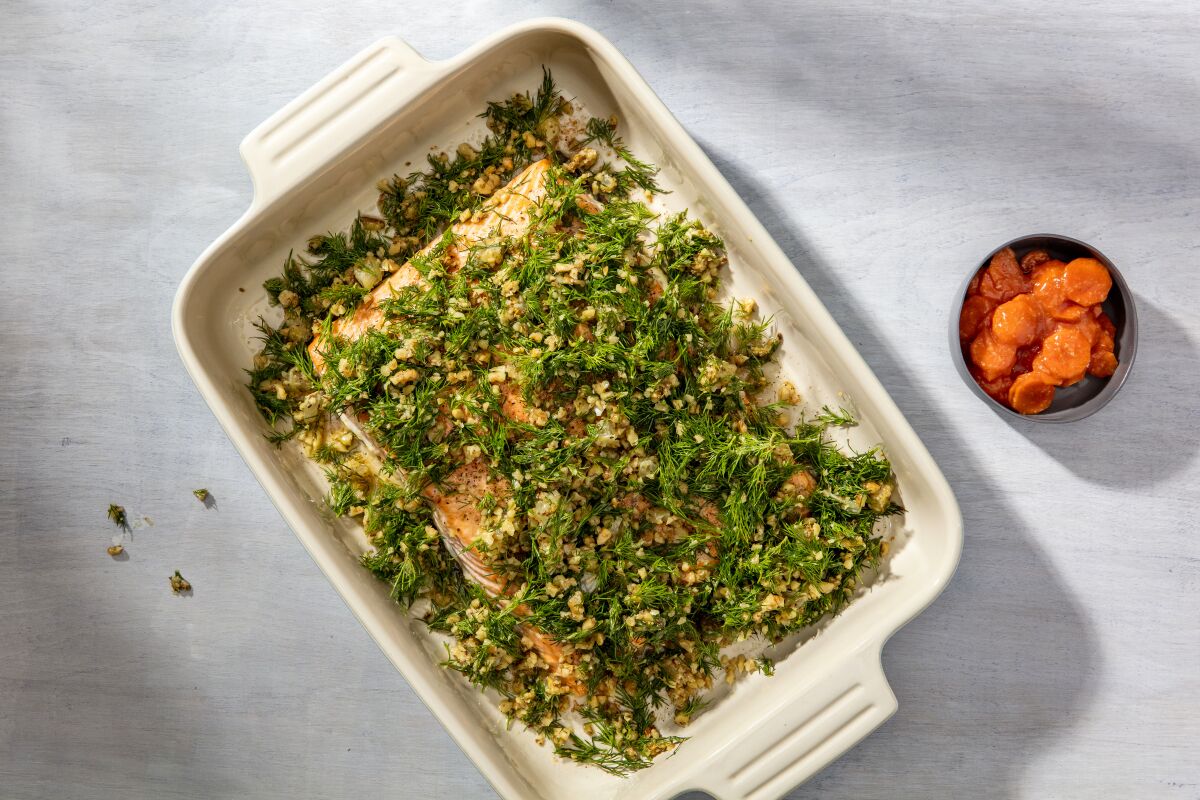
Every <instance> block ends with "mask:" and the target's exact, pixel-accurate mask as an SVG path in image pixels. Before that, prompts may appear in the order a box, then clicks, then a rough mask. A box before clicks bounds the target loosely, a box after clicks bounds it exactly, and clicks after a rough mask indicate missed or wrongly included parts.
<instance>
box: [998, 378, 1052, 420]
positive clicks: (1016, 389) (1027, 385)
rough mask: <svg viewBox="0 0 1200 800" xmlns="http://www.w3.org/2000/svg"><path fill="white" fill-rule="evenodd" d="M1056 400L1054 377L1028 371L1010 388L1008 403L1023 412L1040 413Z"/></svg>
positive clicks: (1015, 409)
mask: <svg viewBox="0 0 1200 800" xmlns="http://www.w3.org/2000/svg"><path fill="white" fill-rule="evenodd" d="M1053 401H1054V379H1053V378H1050V377H1049V376H1047V375H1045V374H1044V373H1041V372H1026V373H1025V374H1024V375H1020V376H1018V377H1017V379H1016V380H1015V381H1013V384H1012V386H1011V387H1010V388H1009V390H1008V404H1009V405H1010V406H1012V407H1013V410H1014V411H1017V412H1019V413H1021V414H1039V413H1041V412H1043V411H1045V410H1046V409H1047V408H1049V407H1050V403H1052V402H1053Z"/></svg>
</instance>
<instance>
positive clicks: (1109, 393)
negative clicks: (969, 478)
mask: <svg viewBox="0 0 1200 800" xmlns="http://www.w3.org/2000/svg"><path fill="white" fill-rule="evenodd" d="M1006 247H1011V248H1012V249H1013V250H1014V251H1015V252H1016V254H1017V258H1018V259H1019V258H1021V257H1022V256H1024V255H1025V254H1026V253H1028V252H1029V251H1030V250H1045V251H1046V252H1047V253H1049V254H1050V256H1051V257H1052V258H1057V259H1058V260H1060V261H1070V260H1071V259H1074V258H1094V259H1096V260H1097V261H1099V262H1100V263H1101V264H1103V265H1104V266H1106V267H1108V271H1109V274H1111V275H1112V281H1113V285H1112V290H1111V291H1110V292H1109V293H1108V299H1106V300H1105V301H1104V303H1103V304H1102V306H1101V307H1102V308H1103V309H1104V313H1105V314H1107V315H1108V317H1109V319H1111V320H1112V322H1113V326H1114V327H1116V329H1117V333H1116V336H1114V337H1113V339H1114V341H1115V342H1116V346H1115V348H1114V350H1113V354H1114V355H1115V356H1116V357H1117V369H1116V371H1115V372H1113V374H1112V375H1110V376H1109V377H1107V378H1096V377H1093V376H1091V375H1088V376H1087V377H1085V378H1084V379H1083V380H1082V381H1080V382H1079V383H1077V384H1075V385H1074V386H1068V387H1066V388H1065V389H1059V390H1057V391H1056V392H1055V393H1054V402H1053V403H1051V404H1050V407H1049V408H1048V409H1046V410H1045V411H1043V412H1042V413H1040V414H1018V413H1017V412H1016V411H1013V410H1012V409H1011V408H1009V407H1008V406H1006V405H1004V404H1002V403H998V402H996V401H995V400H993V399H992V398H991V397H990V396H989V395H988V394H987V392H985V391H983V389H982V388H980V386H979V384H977V383H976V382H975V379H974V378H972V377H971V373H970V372H969V371H968V370H967V361H966V358H965V357H964V356H963V351H962V344H961V343H960V341H959V338H958V317H959V314H960V312H961V311H962V305H963V301H964V300H966V298H967V286H969V285H970V283H971V279H972V278H974V277H975V274H976V273H978V272H979V270H981V269H982V268H984V267H986V266H987V265H988V263H989V262H991V260H992V256H994V255H996V253H998V252H1000V251H1001V250H1003V249H1004V248H1006ZM955 300H956V302H955V304H954V308H953V310H952V311H951V314H950V356H951V358H953V359H954V366H955V367H956V368H957V369H958V374H959V375H961V376H962V379H963V380H964V381H965V382H966V384H967V386H968V387H970V389H971V391H973V392H974V393H975V394H976V396H977V397H979V399H981V400H983V402H985V403H987V404H988V405H989V406H991V407H992V409H993V410H995V411H996V413H997V414H1000V415H1001V416H1003V417H1009V418H1016V419H1023V420H1031V421H1033V422H1074V421H1075V420H1079V419H1083V418H1084V417H1087V416H1090V415H1092V414H1095V413H1096V412H1097V411H1099V410H1100V409H1101V408H1103V407H1104V405H1105V404H1106V403H1108V401H1109V400H1111V399H1112V398H1113V395H1115V394H1116V393H1117V391H1118V390H1120V388H1121V384H1123V383H1125V379H1126V378H1127V377H1128V376H1129V369H1130V367H1132V366H1133V357H1134V355H1135V354H1136V353H1137V333H1138V326H1137V312H1136V311H1135V310H1134V307H1133V292H1131V291H1129V285H1128V284H1126V283H1125V279H1124V278H1123V277H1121V273H1120V272H1119V271H1118V270H1117V268H1116V267H1115V266H1113V263H1112V262H1111V261H1109V260H1108V257H1107V256H1105V255H1104V254H1103V253H1101V252H1100V251H1099V250H1097V249H1096V248H1094V247H1092V246H1091V245H1090V244H1087V243H1086V242H1081V241H1079V240H1078V239H1072V238H1071V237H1070V236H1059V235H1057V234H1053V233H1035V234H1033V235H1032V236H1021V237H1018V238H1016V239H1013V240H1012V241H1011V242H1005V243H1004V244H1002V245H1000V246H999V247H997V248H996V249H995V250H993V251H992V252H990V253H988V255H987V258H985V259H983V261H982V262H980V263H979V264H977V265H976V266H975V267H973V268H972V269H971V273H970V274H969V275H967V277H966V280H964V281H963V283H962V287H961V288H959V290H958V294H957V295H955Z"/></svg>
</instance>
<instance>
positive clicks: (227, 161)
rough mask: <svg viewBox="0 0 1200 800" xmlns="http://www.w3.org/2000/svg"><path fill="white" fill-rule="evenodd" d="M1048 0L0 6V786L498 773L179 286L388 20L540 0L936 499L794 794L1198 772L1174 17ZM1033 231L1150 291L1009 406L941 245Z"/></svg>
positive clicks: (1000, 787) (1193, 369)
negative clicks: (953, 335)
mask: <svg viewBox="0 0 1200 800" xmlns="http://www.w3.org/2000/svg"><path fill="white" fill-rule="evenodd" d="M1058 6H1059V4H1053V3H1046V2H1020V0H986V1H985V0H960V1H959V2H950V3H928V4H922V3H914V2H896V3H887V4H884V3H875V2H862V0H839V1H838V2H809V3H792V2H787V1H786V0H771V2H761V3H755V4H740V3H723V2H707V3H694V4H687V3H682V2H674V3H651V2H647V1H646V0H636V1H633V2H631V1H629V0H613V1H612V2H584V1H583V0H579V1H577V2H574V1H572V0H553V1H548V2H526V3H520V4H506V3H500V2H467V3H446V2H437V3H435V2H407V3H397V2H390V3H385V2H362V3H357V2H345V3H327V2H316V1H315V0H298V1H295V0H294V1H293V2H282V0H263V1H262V2H255V3H230V2H221V3H214V2H185V1H184V0H179V1H178V2H167V1H165V0H160V1H159V2H148V3H131V2H125V1H124V0H117V1H115V2H106V3H83V2H79V3H52V2H39V1H38V0H8V1H7V2H5V3H4V4H3V11H2V14H0V19H2V23H0V220H2V221H0V231H2V232H0V244H2V247H0V286H2V287H3V288H2V291H0V320H2V322H3V325H0V404H2V406H0V407H2V410H3V416H2V420H3V421H2V422H0V512H2V513H0V797H3V798H13V799H14V800H16V799H18V798H89V799H91V798H142V797H145V798H224V797H255V798H259V797H262V798H272V797H280V798H283V797H287V798H292V797H330V798H334V797H367V796H370V797H400V798H409V797H412V798H418V797H420V798H424V797H433V798H441V797H456V798H475V797H491V796H492V793H491V790H490V789H489V787H488V786H487V784H486V782H485V781H484V780H483V779H482V778H481V777H480V775H479V774H478V773H477V772H476V770H475V769H474V767H472V765H471V764H470V763H469V762H468V761H467V760H466V758H465V757H464V756H463V755H462V754H461V753H460V752H459V751H458V749H457V747H456V746H455V745H454V744H453V742H452V741H451V740H450V739H449V738H448V737H447V735H446V734H445V733H444V732H443V731H442V730H441V729H440V727H439V726H438V725H437V723H436V722H435V721H434V720H433V718H432V717H431V716H430V714H429V713H428V711H427V710H426V709H425V708H424V707H423V706H422V704H421V703H420V701H418V700H417V699H416V697H414V695H413V694H412V692H411V691H410V690H409V689H408V687H407V686H406V685H405V683H404V681H403V680H402V679H401V678H400V676H399V675H398V674H397V673H396V672H395V670H393V669H392V667H391V666H390V665H389V664H388V663H387V662H386V661H385V659H384V658H383V656H382V655H381V654H380V653H379V652H378V651H377V649H376V648H375V646H374V645H373V644H372V643H371V641H370V640H369V639H368V638H367V636H366V635H365V634H364V632H363V631H362V630H361V628H360V627H359V626H358V624H357V623H356V622H355V621H354V620H353V619H352V617H351V616H350V614H349V612H348V611H347V610H346V608H345V607H344V606H343V604H342V603H341V601H340V600H339V599H338V598H337V597H336V596H335V594H334V592H333V591H332V590H331V589H330V588H329V586H328V585H327V584H326V583H325V581H324V579H323V578H322V577H321V576H320V574H319V573H318V571H317V569H316V567H315V566H314V564H313V563H312V561H311V560H310V559H309V557H308V556H307V555H306V554H305V552H304V551H303V550H302V549H301V547H300V545H299V544H298V543H297V542H296V541H295V539H294V538H293V537H292V536H291V534H290V533H289V532H288V530H287V529H286V527H285V526H284V524H283V523H282V522H281V520H280V518H279V516H278V515H277V514H276V512H275V511H274V509H273V508H272V507H271V505H270V503H269V502H268V500H267V499H266V497H265V496H264V494H263V492H262V491H261V490H260V489H259V487H258V486H257V484H256V483H255V482H254V480H253V479H252V478H251V476H250V474H249V473H248V471H247V470H246V468H245V467H244V465H243V464H242V462H241V461H240V460H239V459H238V457H237V455H236V454H235V453H234V451H233V448H232V447H231V446H230V445H229V443H228V442H227V441H226V440H225V438H224V436H223V435H222V434H221V432H220V431H219V429H218V427H217V425H216V423H215V421H214V419H213V417H212V415H211V414H210V413H209V412H208V410H207V409H206V408H205V407H204V405H203V404H202V403H201V401H200V398H199V396H198V395H197V393H196V392H195V391H194V390H193V388H192V386H191V384H190V382H189V380H188V378H187V377H186V375H185V374H184V372H183V369H182V367H181V365H180V362H179V360H178V358H177V357H176V355H175V350H174V346H173V344H172V342H171V335H170V329H169V324H168V318H169V309H170V302H171V299H172V295H173V293H174V290H175V287H176V285H177V284H178V282H179V280H180V278H181V276H182V275H183V273H184V272H185V270H186V269H187V267H188V266H189V265H190V264H191V262H192V261H193V260H194V259H195V257H196V256H197V255H198V254H199V253H200V251H201V250H202V249H203V248H204V247H205V246H206V245H207V244H208V243H209V242H210V241H211V240H213V239H214V238H215V237H216V236H217V235H218V234H219V233H220V232H221V231H222V230H224V229H225V227H227V226H228V225H229V224H230V223H231V222H232V221H233V220H234V219H235V218H236V217H237V216H238V215H239V214H240V213H241V211H242V210H243V209H244V208H245V207H246V205H247V204H248V202H249V199H250V192H251V189H250V185H249V181H248V180H247V177H246V175H245V173H244V171H243V168H242V166H241V164H240V162H239V159H238V156H237V145H238V142H239V140H240V139H241V137H242V136H243V135H244V134H246V133H247V132H248V131H249V130H250V129H251V128H252V127H253V126H254V125H255V124H257V123H258V122H260V121H261V120H262V119H264V118H265V117H266V116H268V115H269V114H270V113H271V112H273V111H275V110H276V109H277V108H279V107H280V106H281V105H283V104H284V103H285V102H286V101H288V100H290V99H291V98H293V97H294V96H295V95H297V94H298V93H299V92H301V91H303V90H304V89H306V88H308V87H309V86H310V85H311V84H312V83H314V82H315V81H316V80H317V79H319V78H320V77H322V76H323V75H324V74H326V73H327V72H329V71H330V70H331V69H333V68H334V67H336V66H338V65H339V64H341V63H342V62H343V61H344V60H346V59H347V58H348V57H350V56H351V55H352V54H354V53H355V52H357V51H358V50H359V49H360V48H362V47H364V46H365V45H367V44H368V43H370V42H371V41H373V40H374V39H375V38H377V37H379V36H382V35H384V34H389V33H397V34H399V35H401V36H403V37H405V38H406V39H407V40H408V41H409V42H411V43H412V44H413V45H414V46H415V47H416V48H417V49H418V50H420V51H421V52H422V53H424V54H426V55H427V56H429V57H432V58H440V57H447V56H450V55H452V54H454V53H456V52H458V51H459V50H461V49H463V48H464V47H466V46H468V45H469V44H471V43H472V42H474V41H475V40H477V39H478V38H480V37H482V36H484V35H486V34H488V33H490V32H492V31H494V30H496V29H498V28H499V27H502V26H503V25H505V24H507V23H509V22H511V21H513V20H514V19H517V18H522V17H526V16H532V15H535V14H560V15H564V16H572V17H576V18H578V19H580V20H582V21H584V22H586V23H588V24H591V25H593V26H595V27H596V28H598V29H599V30H600V31H601V32H602V33H604V34H605V35H607V36H608V37H610V38H611V39H612V40H613V41H614V42H615V43H616V44H617V46H618V47H620V48H621V49H622V50H623V51H624V52H625V53H626V54H627V55H628V56H629V57H630V59H631V60H632V61H633V62H634V64H635V65H636V66H637V67H638V68H639V69H640V70H641V72H642V73H643V74H644V75H645V76H646V78H647V79H648V80H649V82H650V83H651V85H652V86H654V87H655V89H656V90H657V91H658V92H659V93H660V94H661V96H662V97H663V99H664V100H665V101H666V103H667V105H668V106H669V107H670V108H671V109H672V110H673V111H674V112H675V113H676V114H677V115H678V116H679V118H680V119H681V120H682V121H683V123H684V124H685V125H686V126H687V128H688V129H689V130H690V131H691V132H692V134H693V135H694V136H695V137H696V138H697V139H698V140H699V142H700V143H701V144H702V145H703V146H704V147H705V149H706V150H707V151H708V152H709V154H710V155H711V156H712V157H713V159H714V160H715V161H716V162H717V164H718V166H719V167H720V168H721V169H722V171H723V172H724V173H725V175H726V176H727V177H728V178H729V179H730V181H731V182H732V183H733V185H734V187H735V188H736V189H737V190H738V191H739V192H740V193H741V194H742V196H743V197H745V198H746V200H747V201H748V202H749V204H750V206H751V207H752V208H753V210H754V211H755V212H756V213H757V214H758V215H759V216H760V218H761V219H762V221H763V223H764V224H765V225H766V227H767V228H768V229H769V230H770V231H771V233H772V234H773V235H774V236H775V237H776V238H777V239H778V240H779V242H780V243H781V245H782V246H783V247H784V249H785V250H786V251H787V252H788V253H789V255H790V256H791V257H792V259H793V260H794V261H795V264H796V266H797V268H798V269H800V270H801V271H802V272H803V273H804V275H805V277H806V278H807V279H808V280H809V282H810V283H811V284H812V285H813V287H814V288H815V289H816V291H817V292H818V294H820V295H821V296H822V297H823V298H824V300H825V302H826V303H827V304H828V305H829V307H830V309H831V311H832V312H833V314H834V316H835V317H836V318H837V319H838V321H839V322H840V323H841V324H842V325H843V326H844V328H845V329H846V331H847V332H848V334H849V335H850V337H851V339H852V340H853V341H854V342H855V343H856V344H857V345H858V346H859V347H860V348H861V350H862V352H863V354H864V356H865V357H866V359H867V361H868V362H869V363H870V364H871V365H872V366H873V367H874V369H875V370H876V371H877V372H878V374H879V375H880V377H881V379H882V380H883V383H884V384H885V385H886V386H887V387H888V389H889V390H890V391H891V392H892V393H893V395H894V396H895V398H896V400H897V402H898V403H899V405H900V406H901V408H902V409H903V410H904V411H905V412H906V413H907V414H908V415H909V417H910V419H911V420H912V423H913V425H914V426H915V427H916V428H917V431H918V432H919V433H920V434H921V435H922V437H923V438H924V439H925V441H926V442H927V443H928V446H929V448H930V450H931V451H932V452H933V454H934V456H935V458H937V459H938V461H939V462H940V464H941V465H942V467H943V469H944V470H945V471H946V473H947V475H948V476H949V478H950V481H951V483H952V484H953V485H954V488H955V490H956V492H957V494H958V497H959V499H960V501H961V504H962V507H963V511H964V514H965V518H966V531H967V533H966V535H967V542H966V549H965V552H964V555H963V560H962V566H961V568H960V569H959V571H958V574H957V576H956V577H955V579H954V581H953V583H952V584H951V586H950V588H949V589H948V590H947V592H946V593H945V594H944V595H943V596H942V597H941V598H940V599H939V600H938V601H937V602H936V603H935V604H934V605H933V606H932V607H931V608H930V609H929V610H928V611H927V612H926V613H925V614H924V615H923V616H921V617H920V618H919V619H918V620H917V621H915V622H913V623H912V624H911V625H909V626H908V627H907V628H905V629H904V630H902V631H901V632H900V633H899V634H897V635H896V636H895V638H894V639H893V640H892V641H891V642H890V643H889V644H888V646H887V648H886V649H885V651H884V666H885V667H886V669H887V673H888V676H889V678H890V679H891V682H892V685H893V687H894V689H895V692H896V694H897V695H898V697H899V700H900V711H899V713H898V714H897V715H896V716H895V717H894V718H893V719H892V720H891V721H889V722H888V723H887V724H886V725H885V726H884V727H883V728H882V729H880V730H879V731H878V732H877V733H876V734H875V735H874V736H872V737H871V738H870V739H868V740H867V741H865V742H864V743H863V744H861V745H860V746H859V747H857V748H856V749H855V750H853V751H852V752H851V753H850V754H848V755H847V756H846V757H845V758H843V759H841V760H840V761H838V762H837V763H836V764H834V765H833V766H831V767H829V768H828V769H827V770H825V771H824V772H823V773H821V774H820V775H819V776H818V777H816V778H815V779H814V780H813V781H811V782H810V783H809V784H808V785H806V786H804V787H801V788H798V789H796V790H795V791H794V792H793V793H792V794H791V795H790V796H791V797H792V798H795V800H802V799H803V800H807V799H808V798H857V799H860V800H868V799H870V798H880V799H881V800H882V799H884V798H887V799H888V800H891V799H892V798H961V797H988V798H991V797H996V798H1010V797H1027V798H1051V797H1054V798H1058V797H1062V798H1097V797H1112V798H1132V797H1137V798H1160V797H1161V798H1181V799H1182V798H1192V799H1194V798H1200V699H1198V697H1200V619H1198V617H1197V612H1198V609H1200V544H1198V533H1197V524H1196V520H1197V519H1198V518H1200V462H1198V460H1197V450H1198V449H1200V399H1198V396H1200V357H1198V348H1200V315H1198V313H1197V303H1198V296H1200V273H1198V272H1197V268H1198V266H1200V265H1198V263H1197V262H1198V257H1200V235H1198V234H1200V229H1198V225H1200V219H1198V218H1197V215H1196V212H1197V208H1198V205H1200V136H1198V135H1197V131H1198V130H1200V13H1198V11H1197V7H1196V5H1195V4H1194V3H1193V2H1190V0H1178V2H1160V3H1131V2H1121V1H1120V0H1093V1H1092V2H1086V3H1075V4H1070V6H1069V7H1068V8H1061V7H1058ZM1035 231H1055V232H1061V233H1066V234H1069V235H1073V236H1076V237H1078V238H1082V239H1085V240H1087V241H1090V242H1092V243H1094V244H1095V245H1097V246H1099V247H1100V248H1101V249H1102V250H1104V251H1105V252H1106V253H1107V254H1108V255H1109V256H1110V257H1111V258H1112V259H1114V261H1115V262H1116V263H1117V264H1118V266H1119V267H1120V268H1121V269H1122V270H1123V271H1124V273H1125V275H1126V277H1127V279H1128V280H1129V282H1130V283H1131V284H1132V286H1133V287H1134V291H1135V294H1136V297H1137V303H1138V313H1139V315H1140V317H1141V346H1140V351H1139V354H1138V358H1137V363H1136V366H1135V367H1134V369H1133V373H1132V376H1131V378H1130V380H1129V382H1128V384H1127V385H1126V387H1125V388H1124V389H1123V390H1122V392H1121V393H1120V395H1119V396H1118V397H1117V399H1116V400H1115V401H1114V402H1113V403H1112V404H1111V405H1110V406H1109V407H1108V408H1106V409H1105V410H1104V411H1103V412H1101V413H1099V414H1097V415H1096V416H1095V417H1093V418H1091V419H1089V420H1087V421H1085V422H1080V423H1076V424H1072V425H1063V426H1038V425H1034V424H1009V423H1007V422H1005V421H1003V420H1001V419H1000V418H998V417H997V416H996V415H994V414H992V413H991V412H990V411H989V410H988V409H987V408H985V407H984V406H983V405H982V404H981V403H980V402H979V401H977V400H976V399H975V398H974V397H973V396H972V395H971V394H970V393H969V392H968V391H967V389H966V388H965V387H964V386H963V385H962V383H961V382H960V380H959V378H958V376H957V375H956V374H955V372H954V370H953V367H952V366H951V363H950V361H949V359H948V357H947V346H946V324H947V315H948V313H949V307H950V304H951V302H952V295H953V293H954V291H955V289H956V287H957V286H958V285H959V282H960V280H961V279H962V276H963V275H964V273H965V271H966V270H968V269H969V268H970V266H971V265H972V264H973V263H974V262H975V261H976V260H978V259H979V258H980V257H981V256H982V255H983V254H985V253H987V252H988V251H989V250H990V249H991V248H992V247H994V246H995V245H996V244H998V243H1000V242H1003V241H1005V240H1007V239H1009V238H1010V237H1012V236H1015V235H1018V234H1022V233H1031V232H1035ZM201 486H203V487H207V488H208V489H210V490H211V491H212V493H213V495H214V497H215V499H216V508H215V509H211V510H206V509H204V508H203V507H202V506H201V505H200V504H199V503H198V502H197V501H196V499H195V498H193V497H192V495H191V490H192V489H194V488H198V487H201ZM110 502H117V503H121V504H122V505H124V506H125V507H126V508H127V509H128V511H129V513H130V515H131V518H133V519H134V520H135V521H136V522H135V524H136V526H137V527H136V529H135V530H134V531H133V539H132V542H130V543H128V555H129V558H128V560H125V561H114V560H112V559H110V558H109V557H108V556H107V555H105V553H104V548H105V546H106V545H107V544H108V543H109V539H110V536H111V533H112V530H111V526H110V525H109V524H108V522H107V521H106V520H105V518H104V513H105V509H106V507H107V506H108V504H109V503H110ZM143 517H150V518H152V520H153V523H154V524H153V526H151V525H149V523H145V522H142V521H141V520H142V518H143ZM175 569H180V570H181V571H182V572H183V574H184V575H185V576H186V577H187V578H188V579H189V580H191V582H192V583H193V584H194V586H195V593H194V595H193V596H191V597H187V598H178V597H174V596H172V595H171V592H170V590H169V587H168V585H167V576H168V575H169V574H170V573H171V572H172V571H173V570H175Z"/></svg>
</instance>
